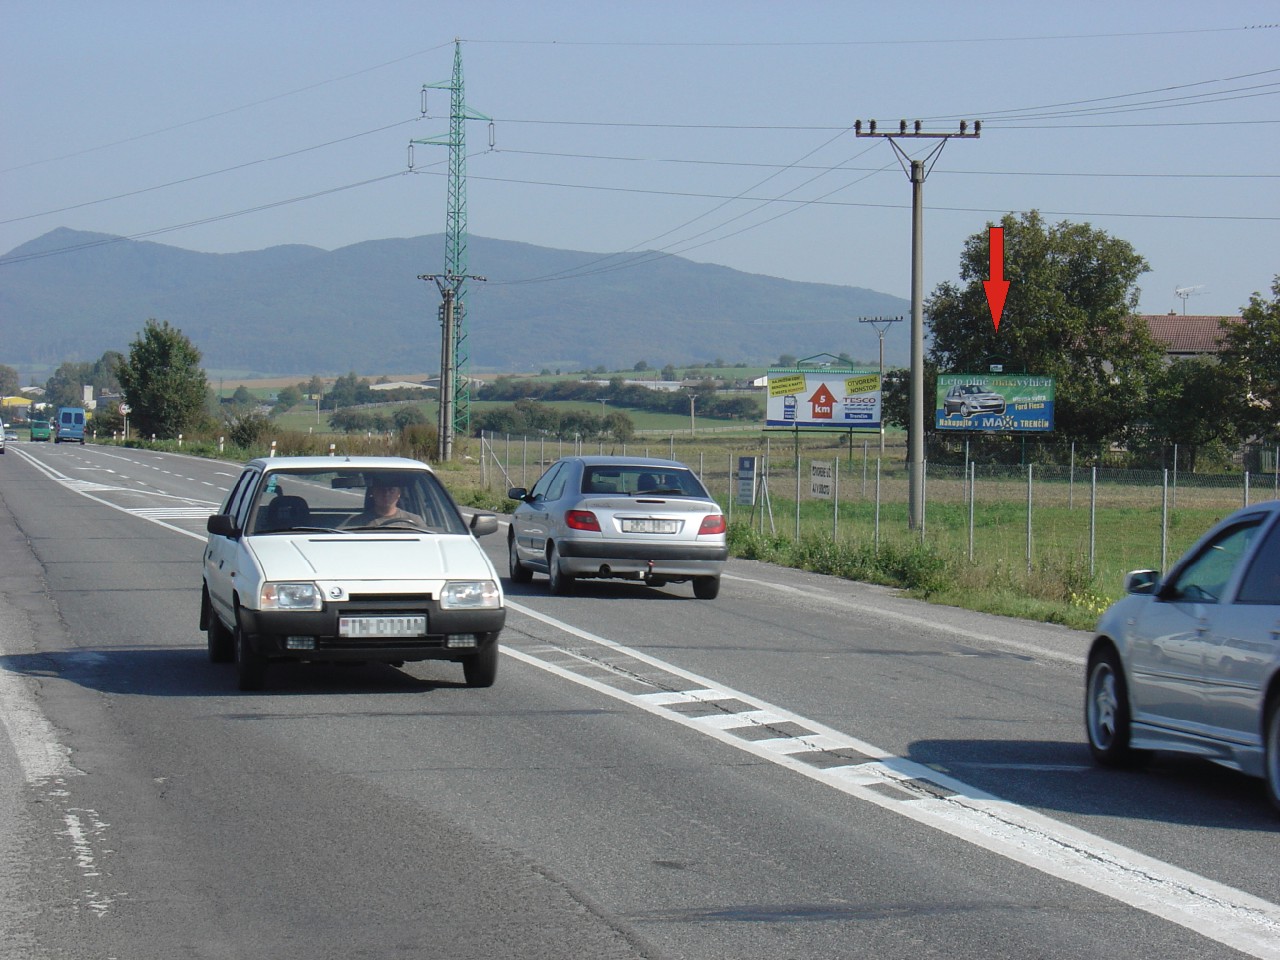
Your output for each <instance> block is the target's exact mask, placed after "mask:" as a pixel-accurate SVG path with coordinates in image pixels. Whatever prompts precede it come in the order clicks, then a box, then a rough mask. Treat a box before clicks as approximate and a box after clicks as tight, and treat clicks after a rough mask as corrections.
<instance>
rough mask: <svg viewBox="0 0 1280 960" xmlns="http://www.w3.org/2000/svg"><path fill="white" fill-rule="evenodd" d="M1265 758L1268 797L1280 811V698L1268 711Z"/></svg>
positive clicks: (1264, 769)
mask: <svg viewBox="0 0 1280 960" xmlns="http://www.w3.org/2000/svg"><path fill="white" fill-rule="evenodd" d="M1263 733H1264V734H1265V745H1264V750H1265V751H1266V753H1265V757H1264V760H1263V764H1264V766H1263V771H1262V774H1263V777H1265V779H1266V781H1267V798H1268V799H1270V801H1271V805H1272V806H1273V807H1275V809H1276V811H1277V812H1278V813H1280V698H1278V699H1276V701H1275V702H1274V703H1272V704H1271V709H1270V710H1269V711H1268V712H1267V725H1266V728H1265V730H1264V731H1263Z"/></svg>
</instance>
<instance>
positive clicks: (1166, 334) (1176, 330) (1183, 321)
mask: <svg viewBox="0 0 1280 960" xmlns="http://www.w3.org/2000/svg"><path fill="white" fill-rule="evenodd" d="M1138 319H1140V320H1142V321H1144V322H1145V323H1146V325H1147V330H1149V331H1150V332H1151V338H1152V339H1153V340H1155V341H1156V343H1160V344H1163V345H1164V352H1165V357H1166V358H1168V359H1169V360H1170V361H1173V360H1186V359H1189V358H1191V357H1217V355H1218V354H1219V353H1221V352H1222V348H1223V346H1224V345H1225V341H1226V334H1227V331H1228V330H1230V329H1231V327H1232V326H1233V325H1236V324H1240V323H1243V322H1244V318H1242V317H1205V316H1195V317H1188V316H1186V315H1185V314H1177V313H1157V314H1140V315H1139V317H1138Z"/></svg>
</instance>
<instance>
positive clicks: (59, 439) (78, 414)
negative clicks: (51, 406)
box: [53, 407, 85, 444]
mask: <svg viewBox="0 0 1280 960" xmlns="http://www.w3.org/2000/svg"><path fill="white" fill-rule="evenodd" d="M84 424H85V410H84V407H59V408H58V416H57V418H56V419H55V420H54V421H53V430H54V434H53V442H54V443H55V444H56V443H79V444H83V443H84Z"/></svg>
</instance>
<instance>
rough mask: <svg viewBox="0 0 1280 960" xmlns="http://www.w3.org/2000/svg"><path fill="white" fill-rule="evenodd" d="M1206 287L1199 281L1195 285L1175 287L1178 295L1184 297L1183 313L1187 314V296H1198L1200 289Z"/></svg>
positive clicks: (1174, 289) (1175, 293)
mask: <svg viewBox="0 0 1280 960" xmlns="http://www.w3.org/2000/svg"><path fill="white" fill-rule="evenodd" d="M1203 289H1204V284H1203V283H1197V284H1196V285H1195V286H1194V287H1174V288H1173V292H1174V295H1175V296H1177V297H1181V298H1182V315H1183V316H1184V317H1185V316H1186V315H1187V298H1188V297H1194V296H1198V295H1199V293H1200V291H1202V290H1203Z"/></svg>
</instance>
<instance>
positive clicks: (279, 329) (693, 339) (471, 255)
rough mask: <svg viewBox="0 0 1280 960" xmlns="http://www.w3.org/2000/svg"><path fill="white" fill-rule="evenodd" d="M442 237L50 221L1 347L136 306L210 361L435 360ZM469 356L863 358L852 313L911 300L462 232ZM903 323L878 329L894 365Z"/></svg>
mask: <svg viewBox="0 0 1280 960" xmlns="http://www.w3.org/2000/svg"><path fill="white" fill-rule="evenodd" d="M444 251H445V244H444V237H443V235H441V234H435V235H428V236H422V237H412V238H400V239H387V240H370V241H366V242H362V243H356V244H352V245H351V246H346V247H342V248H340V249H337V250H323V249H320V248H318V247H311V246H305V245H287V246H277V247H269V248H267V249H265V250H255V251H251V252H245V253H230V254H216V253H199V252H195V251H191V250H184V249H181V248H179V247H172V246H166V245H164V244H160V243H155V242H151V241H145V240H133V239H128V238H125V237H118V236H112V235H108V234H98V233H85V232H81V231H75V230H70V229H66V228H60V229H57V230H53V231H51V232H50V233H47V234H45V235H44V236H42V237H39V238H37V239H35V240H32V241H30V242H28V243H25V244H23V245H21V246H19V247H17V248H15V249H14V250H12V251H10V252H9V253H7V254H5V255H4V256H0V316H2V317H3V326H2V329H3V334H2V336H0V363H6V364H8V365H10V366H15V367H19V368H21V367H23V366H47V367H50V368H52V367H56V366H57V365H58V364H60V363H63V362H65V361H76V362H83V361H92V360H96V359H98V358H99V357H100V356H102V354H103V353H104V352H106V351H108V350H118V351H120V352H121V353H127V352H128V350H129V344H130V343H131V342H132V341H133V340H134V339H135V338H136V337H137V336H138V334H139V332H140V331H141V330H142V329H143V327H144V325H145V323H146V321H147V320H148V319H155V320H160V321H168V322H169V323H170V324H171V325H172V326H174V327H177V328H178V329H180V330H181V331H182V332H183V333H184V334H185V335H186V336H187V337H188V338H189V339H190V340H191V342H192V343H193V344H195V346H196V347H197V348H198V349H199V350H200V351H201V354H202V358H203V359H202V363H203V365H204V367H205V369H206V371H208V372H210V373H225V374H227V375H241V376H250V375H256V376H272V375H294V374H296V375H299V376H301V375H311V374H313V373H318V374H334V373H347V372H352V371H354V372H356V373H359V374H361V375H362V376H363V375H369V374H376V373H383V372H393V371H410V370H438V369H439V356H440V322H439V317H438V310H439V307H440V302H441V295H440V291H439V289H438V288H437V286H436V284H435V283H434V282H430V281H423V280H420V279H419V276H420V275H423V274H431V273H443V272H444V269H443V264H444ZM467 252H468V262H469V267H468V269H469V270H470V271H471V272H472V273H474V274H482V275H484V277H485V278H486V280H485V281H483V282H481V281H479V280H471V281H468V283H467V288H466V289H467V296H466V330H467V345H468V351H469V357H470V369H471V370H472V372H474V373H482V372H498V373H503V372H510V373H517V372H538V371H540V370H543V369H550V370H564V371H565V372H568V371H571V370H588V369H594V368H597V367H600V366H603V367H604V368H606V369H608V370H619V369H630V368H631V367H632V366H634V365H635V364H636V363H637V362H638V361H641V360H644V361H646V362H647V363H648V364H649V365H650V366H651V367H655V368H656V367H661V366H664V365H665V364H667V363H671V364H674V365H676V366H681V365H687V364H691V363H706V362H711V361H714V360H722V361H724V362H725V363H728V364H735V363H747V364H751V365H766V364H768V363H771V362H774V361H776V360H777V358H778V357H780V356H783V355H787V354H789V355H792V356H795V357H797V358H801V359H803V358H805V357H809V356H815V355H818V354H823V353H827V354H833V355H839V354H842V353H843V354H847V355H848V356H850V357H853V358H854V359H855V360H858V361H860V362H863V363H865V364H868V365H874V364H875V363H877V362H878V358H879V339H878V335H877V333H876V332H875V330H874V329H872V325H871V324H867V323H859V322H858V320H859V318H860V317H876V316H906V315H908V314H909V313H910V304H909V302H908V301H906V300H904V299H902V298H900V297H894V296H891V295H889V294H884V293H878V292H876V291H874V290H868V289H863V288H860V287H849V286H839V285H835V284H820V283H802V282H797V281H792V280H783V279H780V278H777V277H769V276H763V275H760V274H750V273H743V272H740V271H737V270H732V269H729V268H728V267H721V266H716V265H712V264H704V263H696V262H694V261H691V260H686V259H684V258H681V257H677V256H672V255H668V254H662V253H658V252H649V253H642V254H636V253H627V254H615V255H602V254H595V253H586V252H581V251H571V250H557V249H552V248H547V247H538V246H533V245H530V244H525V243H516V242H512V241H507V240H493V239H486V238H484V237H471V238H469V243H468V247H467ZM906 328H907V325H906V324H902V325H900V326H898V327H897V328H896V329H891V331H890V333H889V334H888V335H886V337H885V364H886V366H894V365H903V364H905V363H906V358H907V355H908V352H909V345H908V343H907V339H908V337H907V329H906Z"/></svg>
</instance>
